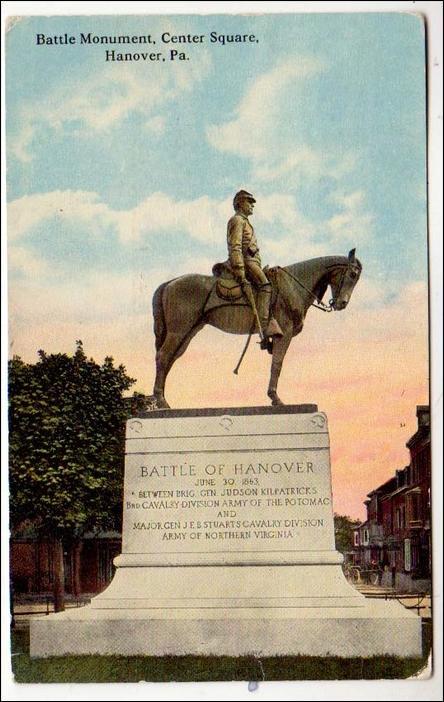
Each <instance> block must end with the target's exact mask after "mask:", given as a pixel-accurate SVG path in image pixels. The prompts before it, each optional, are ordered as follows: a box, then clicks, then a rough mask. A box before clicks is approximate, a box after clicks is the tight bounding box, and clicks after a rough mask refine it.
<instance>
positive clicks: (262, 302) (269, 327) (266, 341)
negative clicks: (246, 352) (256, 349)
mask: <svg viewBox="0 0 444 702" xmlns="http://www.w3.org/2000/svg"><path fill="white" fill-rule="evenodd" d="M270 303H271V283H264V284H263V285H261V287H260V288H259V292H258V295H257V311H258V315H259V319H260V323H261V329H262V339H261V343H260V347H261V349H262V350H264V351H268V353H272V351H273V339H274V338H275V337H279V336H283V332H282V329H281V328H280V326H279V324H278V322H277V321H276V320H275V318H274V317H270Z"/></svg>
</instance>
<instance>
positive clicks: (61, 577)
mask: <svg viewBox="0 0 444 702" xmlns="http://www.w3.org/2000/svg"><path fill="white" fill-rule="evenodd" d="M52 553H53V560H54V587H53V594H54V611H55V612H63V610H64V609H65V567H64V564H63V544H62V542H61V540H60V539H54V541H53V545H52Z"/></svg>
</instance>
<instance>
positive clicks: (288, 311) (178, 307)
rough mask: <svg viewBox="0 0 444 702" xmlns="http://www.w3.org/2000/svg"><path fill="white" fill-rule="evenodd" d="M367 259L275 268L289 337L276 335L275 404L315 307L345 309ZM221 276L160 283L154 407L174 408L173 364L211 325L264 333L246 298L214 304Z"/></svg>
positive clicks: (271, 393)
mask: <svg viewBox="0 0 444 702" xmlns="http://www.w3.org/2000/svg"><path fill="white" fill-rule="evenodd" d="M361 271H362V266H361V263H360V262H359V261H358V259H357V258H355V249H352V250H351V251H350V253H349V255H348V257H347V256H325V257H322V258H313V259H311V260H309V261H302V262H301V263H295V264H293V265H290V266H286V267H282V268H280V267H276V268H270V269H268V271H267V275H268V277H269V278H270V280H271V281H272V283H273V288H274V290H275V299H274V303H273V313H274V316H275V318H276V320H277V321H278V323H279V325H280V327H281V329H282V331H283V336H282V337H280V338H277V337H276V338H274V340H273V346H272V351H271V353H272V363H271V375H270V382H269V385H268V397H269V398H270V399H271V402H272V404H273V405H281V404H283V403H282V402H281V400H280V399H279V397H278V394H277V384H278V379H279V375H280V372H281V368H282V362H283V360H284V357H285V354H286V352H287V349H288V347H289V345H290V341H291V339H292V338H293V337H294V336H296V335H297V334H299V333H300V332H301V330H302V327H303V324H304V319H305V315H306V314H307V311H308V309H309V308H310V307H311V305H314V306H316V307H319V308H320V309H323V310H324V311H333V310H343V309H345V307H346V306H347V304H348V302H349V300H350V297H351V295H352V292H353V289H354V287H355V285H356V283H357V282H358V280H359V276H360V275H361ZM214 284H215V279H214V277H212V276H205V275H197V274H195V275H183V276H181V277H180V278H175V279H174V280H170V281H169V282H166V283H163V284H162V285H160V286H159V287H158V288H157V290H156V292H155V293H154V296H153V315H154V333H155V336H156V380H155V383H154V390H153V398H152V399H153V401H155V406H154V409H158V408H164V407H166V408H168V407H169V405H168V403H167V402H166V400H165V395H164V390H165V381H166V378H167V375H168V373H169V371H170V370H171V367H172V365H173V363H174V362H175V361H177V359H178V358H179V357H180V356H182V354H183V353H184V352H185V351H186V349H187V348H188V344H189V343H190V341H191V339H192V338H193V337H194V336H195V335H196V334H197V332H198V331H200V330H201V329H202V328H203V327H204V326H205V325H206V324H210V325H211V326H213V327H216V328H217V329H221V330H222V331H224V332H227V333H229V334H250V335H251V333H252V332H254V331H258V330H257V327H256V326H255V321H254V315H253V311H252V309H251V307H250V306H249V305H248V303H247V301H246V300H245V299H242V300H241V301H240V304H233V303H228V304H227V303H224V302H223V301H222V300H219V301H218V302H214V292H213V291H214ZM328 286H330V288H331V293H332V298H331V300H330V304H329V305H328V306H327V305H325V304H324V303H323V302H322V298H323V296H324V294H325V292H326V290H327V287H328Z"/></svg>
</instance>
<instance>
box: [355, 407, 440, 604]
mask: <svg viewBox="0 0 444 702" xmlns="http://www.w3.org/2000/svg"><path fill="white" fill-rule="evenodd" d="M416 416H417V419H418V429H417V431H416V432H415V434H414V435H413V436H412V437H411V438H410V439H409V440H408V441H407V444H406V446H407V448H408V449H409V452H410V463H409V465H408V466H405V467H404V468H401V469H400V470H397V471H396V472H395V475H394V476H393V477H392V478H390V479H389V480H387V481H386V482H385V483H383V484H382V485H380V486H379V487H377V488H375V489H374V490H372V491H371V492H370V493H369V494H368V495H367V497H368V499H367V500H366V501H365V503H364V504H365V505H366V508H367V519H366V521H365V522H363V524H361V525H360V526H359V527H358V528H357V529H356V530H355V549H354V554H353V560H354V562H355V563H359V565H360V566H361V568H362V569H366V568H369V567H370V566H371V565H372V564H373V565H377V566H379V568H381V569H382V570H383V571H384V573H383V576H382V581H381V582H382V584H383V585H395V586H396V587H397V588H398V589H400V590H404V591H422V590H427V589H429V588H430V582H431V501H430V491H431V451H430V411H429V407H428V406H425V405H419V406H418V407H417V409H416Z"/></svg>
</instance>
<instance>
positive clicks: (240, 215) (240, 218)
mask: <svg viewBox="0 0 444 702" xmlns="http://www.w3.org/2000/svg"><path fill="white" fill-rule="evenodd" d="M255 202H256V200H255V198H254V197H253V195H251V193H248V192H247V191H246V190H239V192H238V193H236V195H235V196H234V200H233V207H234V210H235V212H236V214H234V215H233V217H231V219H230V220H229V222H228V225H227V243H228V255H229V262H230V266H231V268H232V270H233V274H234V276H235V278H236V280H237V281H238V282H239V283H240V284H241V286H242V289H243V291H244V294H245V297H246V298H247V300H248V301H249V303H250V305H251V306H252V307H253V311H254V310H255V307H254V297H253V295H252V290H251V283H253V284H254V286H255V287H256V288H257V289H258V295H257V313H258V316H259V322H260V326H261V329H260V334H261V349H268V350H270V341H269V340H270V338H271V339H272V338H273V337H275V336H282V330H281V328H280V326H279V324H278V323H277V321H276V320H275V319H274V318H273V317H270V302H271V283H270V281H269V280H268V278H267V276H266V275H265V273H264V272H263V270H262V266H261V258H260V255H259V247H258V245H257V239H256V235H255V233H254V229H253V227H252V226H251V224H250V222H249V219H248V216H249V215H251V214H253V207H254V203H255ZM250 281H251V283H250Z"/></svg>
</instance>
